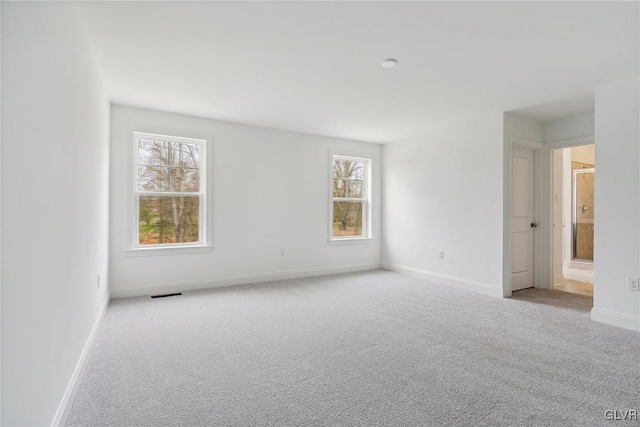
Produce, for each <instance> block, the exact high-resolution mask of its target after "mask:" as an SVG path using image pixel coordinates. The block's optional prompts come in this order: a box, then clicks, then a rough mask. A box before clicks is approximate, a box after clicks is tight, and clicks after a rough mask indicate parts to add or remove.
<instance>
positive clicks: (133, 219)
mask: <svg viewBox="0 0 640 427" xmlns="http://www.w3.org/2000/svg"><path fill="white" fill-rule="evenodd" d="M141 136H142V137H145V136H146V137H153V138H158V139H165V140H168V141H171V142H178V143H189V144H198V145H199V147H200V153H199V155H200V156H199V157H200V166H199V170H200V191H199V192H197V193H191V194H194V195H195V194H197V195H198V197H200V203H199V213H198V215H199V230H198V236H199V238H200V241H199V242H194V243H176V244H158V245H140V244H139V235H138V233H139V219H138V218H139V199H138V193H139V192H138V182H137V176H138V170H137V167H138V160H137V159H138V138H139V137H141ZM132 139H133V143H132V150H131V161H130V164H131V167H130V171H131V172H130V174H131V175H130V177H131V178H130V179H129V182H128V184H129V189H130V190H129V192H128V193H129V194H130V197H129V199H130V204H129V205H130V208H129V209H128V218H129V220H130V226H129V227H128V234H129V235H130V238H129V239H128V240H129V245H128V248H127V249H125V255H126V256H127V257H139V256H154V255H184V254H198V253H207V252H212V251H213V247H212V246H211V244H210V237H209V230H208V223H209V220H208V216H207V206H208V204H209V201H208V194H207V183H208V180H207V172H208V170H207V169H208V165H209V161H208V156H207V151H208V150H207V148H208V147H207V146H208V140H207V139H206V138H190V137H177V136H172V135H165V134H159V133H154V132H143V131H134V132H133V134H132ZM163 194H164V193H163ZM167 194H171V193H167Z"/></svg>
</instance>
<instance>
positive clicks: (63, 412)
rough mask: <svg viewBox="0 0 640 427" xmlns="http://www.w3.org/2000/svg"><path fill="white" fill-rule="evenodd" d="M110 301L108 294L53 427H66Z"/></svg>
mask: <svg viewBox="0 0 640 427" xmlns="http://www.w3.org/2000/svg"><path fill="white" fill-rule="evenodd" d="M110 300H111V296H110V294H109V292H107V295H105V298H104V301H103V303H102V306H101V307H100V311H98V316H96V321H95V322H94V324H93V328H92V329H91V333H90V334H89V338H87V342H86V343H85V344H84V348H83V349H82V353H81V354H80V359H79V360H78V363H77V364H76V369H75V370H74V371H73V375H72V376H71V380H70V381H69V384H68V385H67V389H66V390H65V392H64V396H62V401H61V402H60V405H58V410H57V411H56V415H55V417H53V422H52V423H51V425H52V426H53V427H57V426H64V425H65V423H66V422H67V416H68V415H69V410H70V409H71V404H72V403H73V398H74V397H75V395H76V392H77V391H78V386H79V385H80V381H79V380H80V379H81V378H82V374H83V373H84V370H85V368H86V367H87V362H88V361H89V354H90V353H91V348H92V347H93V340H94V338H95V336H96V331H97V330H98V326H100V322H101V321H102V318H103V317H104V313H105V312H106V311H107V307H108V306H109V301H110Z"/></svg>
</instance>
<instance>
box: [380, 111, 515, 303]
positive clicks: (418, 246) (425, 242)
mask: <svg viewBox="0 0 640 427" xmlns="http://www.w3.org/2000/svg"><path fill="white" fill-rule="evenodd" d="M383 152H384V162H385V163H384V178H383V179H384V187H383V192H384V212H383V228H384V249H383V265H384V267H385V268H389V269H393V270H396V271H400V272H404V273H408V274H414V275H417V276H421V277H426V278H431V279H434V280H438V281H440V282H444V283H449V284H451V285H457V286H463V287H466V288H469V289H472V290H476V291H480V292H485V293H490V294H494V295H499V296H501V295H502V197H503V187H502V183H503V175H502V167H503V163H502V161H503V160H502V159H503V117H502V114H493V115H489V116H486V117H482V118H478V119H476V120H470V121H467V122H464V123H459V124H457V125H454V126H449V127H445V128H441V129H437V130H433V131H431V132H429V133H428V134H425V135H421V136H418V137H414V138H410V139H407V140H403V141H398V142H394V143H390V144H386V145H385V146H384V150H383ZM438 250H444V259H442V260H439V259H438V256H437V251H438Z"/></svg>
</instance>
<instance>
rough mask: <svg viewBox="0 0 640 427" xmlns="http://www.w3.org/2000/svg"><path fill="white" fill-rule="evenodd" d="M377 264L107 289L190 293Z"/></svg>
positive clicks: (123, 293)
mask: <svg viewBox="0 0 640 427" xmlns="http://www.w3.org/2000/svg"><path fill="white" fill-rule="evenodd" d="M379 268H380V264H355V265H343V266H336V267H319V268H305V269H301V270H287V271H275V272H269V273H257V274H242V275H237V276H225V277H214V278H211V279H203V280H190V281H180V282H165V283H153V284H147V285H131V286H118V287H114V288H112V289H111V297H112V298H129V297H139V296H148V295H155V294H166V293H172V292H182V291H194V290H197V289H209V288H220V287H224V286H234V285H248V284H251V283H261V282H273V281H276V280H287V279H300V278H303V277H313V276H326V275H329V274H339V273H351V272H356V271H366V270H377V269H379Z"/></svg>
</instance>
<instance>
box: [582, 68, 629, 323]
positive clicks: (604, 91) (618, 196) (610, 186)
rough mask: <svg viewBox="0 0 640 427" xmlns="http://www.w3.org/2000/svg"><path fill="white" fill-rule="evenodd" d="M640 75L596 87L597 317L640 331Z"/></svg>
mask: <svg viewBox="0 0 640 427" xmlns="http://www.w3.org/2000/svg"><path fill="white" fill-rule="evenodd" d="M638 93H640V80H639V78H638V77H633V78H630V79H626V80H622V81H618V82H614V83H610V84H607V85H604V86H601V87H598V88H596V115H595V117H596V122H595V137H596V159H597V161H598V166H597V168H598V169H597V177H596V180H595V212H594V213H595V221H596V227H595V253H594V258H595V269H594V280H595V287H594V300H593V310H592V313H591V316H592V318H593V319H594V320H599V321H603V322H607V323H611V324H615V325H618V326H622V327H626V328H629V329H635V330H640V293H638V292H632V291H629V290H627V289H626V277H627V276H632V277H638V276H640V168H638V164H639V163H640V162H639V160H640V100H639V96H638Z"/></svg>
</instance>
